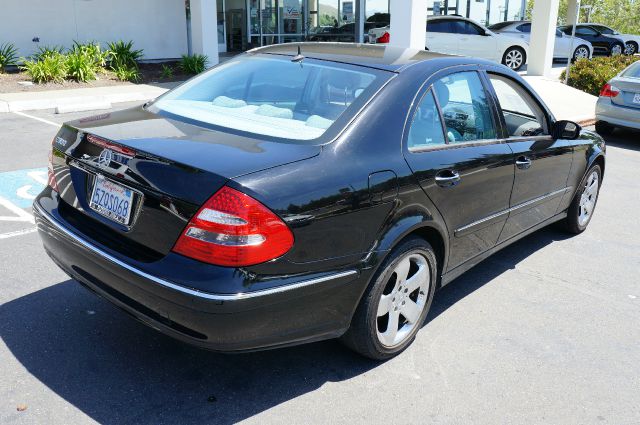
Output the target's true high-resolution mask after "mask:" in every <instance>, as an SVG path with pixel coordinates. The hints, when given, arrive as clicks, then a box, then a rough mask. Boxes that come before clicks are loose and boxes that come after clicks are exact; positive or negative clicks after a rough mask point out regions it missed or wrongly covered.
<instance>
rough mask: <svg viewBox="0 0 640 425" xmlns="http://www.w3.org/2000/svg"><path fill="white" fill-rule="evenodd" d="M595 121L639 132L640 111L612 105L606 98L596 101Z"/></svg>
mask: <svg viewBox="0 0 640 425" xmlns="http://www.w3.org/2000/svg"><path fill="white" fill-rule="evenodd" d="M596 119H597V120H598V121H605V122H608V123H609V124H612V125H615V126H619V127H627V128H633V129H636V130H640V109H637V108H630V107H625V106H618V105H614V104H613V103H612V102H611V100H610V99H608V98H599V99H598V102H597V103H596Z"/></svg>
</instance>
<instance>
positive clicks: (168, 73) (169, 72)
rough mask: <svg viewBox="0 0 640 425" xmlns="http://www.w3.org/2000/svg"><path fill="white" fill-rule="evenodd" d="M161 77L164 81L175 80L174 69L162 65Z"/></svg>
mask: <svg viewBox="0 0 640 425" xmlns="http://www.w3.org/2000/svg"><path fill="white" fill-rule="evenodd" d="M160 76H161V77H162V78H163V79H171V78H173V68H171V66H169V65H162V74H160Z"/></svg>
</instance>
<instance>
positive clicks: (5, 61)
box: [0, 43, 18, 73]
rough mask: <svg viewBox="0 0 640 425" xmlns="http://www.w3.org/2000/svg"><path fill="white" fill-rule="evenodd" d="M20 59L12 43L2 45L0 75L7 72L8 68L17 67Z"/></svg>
mask: <svg viewBox="0 0 640 425" xmlns="http://www.w3.org/2000/svg"><path fill="white" fill-rule="evenodd" d="M17 59H18V49H16V46H15V45H13V44H12V43H3V44H0V73H2V72H5V71H6V70H7V66H9V65H15V64H16V60H17Z"/></svg>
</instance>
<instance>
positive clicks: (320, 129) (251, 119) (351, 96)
mask: <svg viewBox="0 0 640 425" xmlns="http://www.w3.org/2000/svg"><path fill="white" fill-rule="evenodd" d="M303 54H304V52H303ZM391 75H393V74H392V73H389V72H386V71H379V70H374V69H369V68H364V67H359V66H352V65H346V64H340V63H334V62H327V61H319V60H312V59H308V58H307V59H304V60H303V61H302V62H292V61H291V57H288V56H287V57H278V56H275V55H243V56H241V57H238V58H236V59H233V60H231V61H229V62H226V63H223V64H222V65H219V66H216V67H214V68H212V69H211V70H209V71H207V72H205V73H204V74H202V75H199V76H197V77H195V78H194V79H192V80H189V81H187V82H186V83H185V84H183V85H181V86H179V87H177V88H176V89H174V90H171V91H169V92H168V93H166V94H165V95H163V96H162V97H160V98H159V99H158V100H157V101H155V102H154V103H153V104H152V105H151V106H150V107H149V109H150V110H151V111H152V112H156V113H166V114H169V115H173V116H178V117H182V118H186V119H188V120H193V121H196V122H198V123H203V124H206V125H211V126H214V127H221V128H223V129H226V130H230V131H232V132H239V133H251V134H254V135H259V136H263V137H267V138H276V139H289V140H292V141H300V142H302V141H310V140H317V139H319V138H321V137H323V136H324V137H323V138H328V137H332V136H335V135H337V133H338V132H339V131H340V130H341V129H342V128H344V126H345V125H346V124H347V123H348V122H349V120H350V119H351V118H352V117H353V115H354V114H355V113H357V111H358V110H359V109H360V108H361V107H362V106H363V105H364V104H365V103H366V101H367V100H368V99H369V98H371V97H372V96H373V95H374V94H375V93H376V92H377V90H378V89H379V88H380V87H382V85H383V84H384V83H385V81H387V80H388V79H389V78H390V76H391Z"/></svg>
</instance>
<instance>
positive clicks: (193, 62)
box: [179, 54, 209, 75]
mask: <svg viewBox="0 0 640 425" xmlns="http://www.w3.org/2000/svg"><path fill="white" fill-rule="evenodd" d="M208 62H209V58H208V57H207V56H205V55H198V54H196V55H191V56H189V55H182V59H181V60H180V65H179V66H180V69H181V70H182V72H184V73H185V74H191V75H195V74H199V73H201V72H202V71H204V70H205V69H207V63H208Z"/></svg>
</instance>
